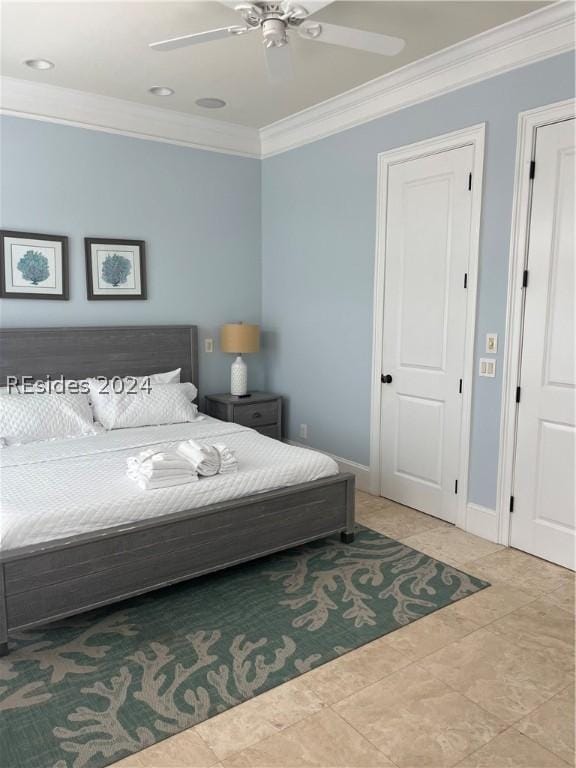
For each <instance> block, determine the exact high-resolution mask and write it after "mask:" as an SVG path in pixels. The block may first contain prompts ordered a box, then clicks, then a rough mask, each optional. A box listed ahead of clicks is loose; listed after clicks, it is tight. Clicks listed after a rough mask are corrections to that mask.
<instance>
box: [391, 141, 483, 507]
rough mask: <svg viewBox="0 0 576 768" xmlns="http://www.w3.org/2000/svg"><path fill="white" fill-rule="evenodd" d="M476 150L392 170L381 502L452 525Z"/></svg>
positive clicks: (442, 154) (429, 158) (444, 154)
mask: <svg viewBox="0 0 576 768" xmlns="http://www.w3.org/2000/svg"><path fill="white" fill-rule="evenodd" d="M472 163H473V148H472V147H471V146H467V147H462V148H460V149H453V150H449V151H445V152H440V153H437V154H434V155H430V156H427V157H423V158H418V159H415V160H410V161H408V162H404V163H399V164H397V165H393V166H391V167H390V168H389V172H388V202H387V215H386V229H387V232H386V267H385V294H384V327H383V346H382V372H383V373H384V374H391V375H392V382H391V383H390V384H383V385H382V401H381V436H382V438H381V439H382V446H381V456H382V468H381V469H382V471H381V494H382V495H383V496H386V497H387V498H391V499H394V500H395V501H399V502H401V503H402V504H406V505H408V506H411V507H414V508H416V509H420V510H422V511H424V512H428V513H429V514H432V515H436V516H438V517H441V518H442V519H444V520H449V521H451V522H454V520H455V512H456V504H455V494H454V491H455V481H456V479H457V477H458V469H459V439H460V419H461V397H462V396H461V394H460V392H459V380H460V378H461V377H462V368H463V360H464V340H465V331H466V290H465V289H464V274H465V272H466V271H467V269H468V258H469V248H470V221H471V197H472V196H471V193H470V191H469V189H468V174H469V172H470V169H471V168H472Z"/></svg>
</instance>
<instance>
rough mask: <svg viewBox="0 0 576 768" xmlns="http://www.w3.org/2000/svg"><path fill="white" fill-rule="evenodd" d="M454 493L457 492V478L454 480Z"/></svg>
mask: <svg viewBox="0 0 576 768" xmlns="http://www.w3.org/2000/svg"><path fill="white" fill-rule="evenodd" d="M454 493H458V480H455V481H454Z"/></svg>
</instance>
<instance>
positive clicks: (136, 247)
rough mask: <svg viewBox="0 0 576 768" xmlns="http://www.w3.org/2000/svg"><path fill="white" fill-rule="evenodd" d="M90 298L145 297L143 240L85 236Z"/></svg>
mask: <svg viewBox="0 0 576 768" xmlns="http://www.w3.org/2000/svg"><path fill="white" fill-rule="evenodd" d="M84 243H85V250H86V277H87V287H88V299H89V300H91V301H93V300H97V299H145V298H146V275H145V266H144V241H143V240H112V239H110V238H101V239H97V238H88V237H87V238H85V239H84Z"/></svg>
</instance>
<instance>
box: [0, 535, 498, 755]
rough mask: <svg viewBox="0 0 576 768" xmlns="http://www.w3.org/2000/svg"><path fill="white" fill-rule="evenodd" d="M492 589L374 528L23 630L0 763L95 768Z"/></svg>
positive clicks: (5, 705) (3, 677)
mask: <svg viewBox="0 0 576 768" xmlns="http://www.w3.org/2000/svg"><path fill="white" fill-rule="evenodd" d="M486 586H488V584H487V583H486V582H483V581H480V580H479V579H476V578H473V577H471V576H468V575H467V574H465V573H462V572H461V571H458V570H456V569H455V568H453V567H452V566H449V565H444V564H443V563H440V562H438V561H437V560H434V559H433V558H431V557H428V556H427V555H424V554H422V553H420V552H416V551H414V550H413V549H410V548H409V547H406V546H404V545H403V544H400V543H399V542H397V541H393V540H392V539H388V538H386V537H385V536H381V535H380V534H378V533H376V532H375V531H371V530H368V529H366V528H360V530H359V533H358V536H357V538H356V541H355V542H354V543H353V544H343V543H341V542H340V540H339V539H336V538H335V539H326V540H324V541H319V542H315V543H313V544H309V545H306V546H302V547H298V548H297V549H292V550H289V551H288V552H284V553H281V554H277V555H274V556H270V557H267V558H265V559H261V560H257V561H254V562H252V563H249V564H246V565H242V566H237V567H235V568H231V569H229V570H226V571H221V572H220V573H217V574H213V575H210V576H205V577H202V578H200V579H196V580H193V581H190V582H187V583H185V584H181V585H178V586H175V587H170V588H168V589H164V590H159V591H157V592H154V593H152V594H149V595H146V596H144V597H139V598H134V599H132V600H129V601H126V602H124V603H121V604H117V605H116V606H113V607H111V608H107V609H103V610H99V611H95V612H93V613H90V614H84V615H83V616H80V617H75V618H73V619H69V620H66V621H62V622H59V623H58V624H52V625H49V626H46V627H42V628H40V629H38V630H31V631H27V632H21V633H19V634H18V635H17V636H16V637H15V638H13V639H12V643H11V647H12V652H11V654H10V655H9V656H7V657H4V658H2V659H0V756H1V757H0V763H1V766H2V768H48V766H50V768H84V766H87V767H88V768H97V767H100V766H105V765H108V764H110V763H113V762H115V761H116V760H120V759H121V758H122V757H126V756H127V755H129V754H131V753H133V752H137V751H138V750H140V749H143V748H144V747H147V746H149V745H151V744H154V743H155V742H157V741H160V740H161V739H164V738H166V737H167V736H169V735H171V734H174V733H177V732H178V731H181V730H183V729H184V728H188V727H190V726H192V725H194V724H195V723H199V722H201V721H202V720H206V719H207V718H209V717H212V716H213V715H216V714H217V713H219V712H223V711H224V710H226V709H228V708H230V707H233V706H234V705H235V704H239V703H240V702H242V701H245V700H246V699H249V698H251V697H252V696H257V695H258V694H259V693H263V692H264V691H266V690H268V689H270V688H273V687H274V686H276V685H279V684H280V683H283V682H286V681H287V680H290V679H291V678H294V677H297V676H298V675H300V674H302V673H303V672H306V671H308V670H310V669H312V668H313V667H317V666H319V665H321V664H324V663H325V662H327V661H330V660H331V659H334V658H335V657H337V656H339V655H341V654H343V653H346V652H347V651H350V650H352V649H353V648H357V647H359V646H361V645H363V644H364V643H367V642H369V641H370V640H374V639H376V638H378V637H381V636H382V635H385V634H387V633H388V632H393V631H394V630H395V629H398V628H399V627H402V626H404V625H406V624H409V623H410V622H412V621H415V620H416V619H419V618H421V617H422V616H426V615H427V614H430V613H433V612H434V611H436V610H438V609H439V608H442V607H443V606H446V605H449V604H450V603H453V602H455V601H456V600H460V599H461V598H463V597H466V596H467V595H471V594H472V593H474V592H477V591H478V590H480V589H483V588H484V587H486Z"/></svg>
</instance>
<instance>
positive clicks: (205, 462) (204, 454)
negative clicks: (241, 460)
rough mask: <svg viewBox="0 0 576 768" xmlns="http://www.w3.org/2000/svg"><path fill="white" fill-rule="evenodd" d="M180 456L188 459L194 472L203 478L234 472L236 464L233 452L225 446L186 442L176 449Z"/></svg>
mask: <svg viewBox="0 0 576 768" xmlns="http://www.w3.org/2000/svg"><path fill="white" fill-rule="evenodd" d="M176 450H177V452H178V453H179V454H180V456H183V457H184V458H186V459H188V460H189V461H190V462H191V463H192V465H193V466H194V468H195V470H196V472H198V474H199V475H203V476H204V477H212V476H213V475H217V474H226V473H228V472H235V471H236V470H237V468H238V462H237V460H236V457H235V456H234V454H233V452H232V451H231V450H230V449H229V448H228V447H227V446H225V445H222V444H217V445H201V444H200V443H197V442H196V441H195V440H186V441H185V442H183V443H180V444H179V445H178V447H177V448H176Z"/></svg>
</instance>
